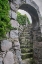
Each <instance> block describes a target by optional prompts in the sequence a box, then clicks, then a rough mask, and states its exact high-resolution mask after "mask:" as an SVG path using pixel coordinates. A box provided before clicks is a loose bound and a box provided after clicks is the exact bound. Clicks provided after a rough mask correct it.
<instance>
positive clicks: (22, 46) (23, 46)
mask: <svg viewBox="0 0 42 64" xmlns="http://www.w3.org/2000/svg"><path fill="white" fill-rule="evenodd" d="M29 47H30V45H20V48H29Z"/></svg>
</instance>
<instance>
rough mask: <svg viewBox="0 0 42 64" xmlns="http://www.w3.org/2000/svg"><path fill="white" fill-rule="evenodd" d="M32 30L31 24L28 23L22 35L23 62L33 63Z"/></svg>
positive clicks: (26, 63) (25, 63)
mask: <svg viewBox="0 0 42 64" xmlns="http://www.w3.org/2000/svg"><path fill="white" fill-rule="evenodd" d="M30 30H31V25H28V26H27V27H25V28H24V30H23V32H22V34H21V35H20V44H21V46H20V47H21V53H22V54H21V56H22V59H23V64H33V63H32V60H33V43H32V42H31V36H30Z"/></svg>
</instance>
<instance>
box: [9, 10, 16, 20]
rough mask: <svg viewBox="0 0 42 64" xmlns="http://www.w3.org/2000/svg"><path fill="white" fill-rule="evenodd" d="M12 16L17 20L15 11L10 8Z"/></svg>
mask: <svg viewBox="0 0 42 64" xmlns="http://www.w3.org/2000/svg"><path fill="white" fill-rule="evenodd" d="M10 17H11V18H13V19H15V20H16V17H17V15H16V13H15V12H14V11H12V10H10Z"/></svg>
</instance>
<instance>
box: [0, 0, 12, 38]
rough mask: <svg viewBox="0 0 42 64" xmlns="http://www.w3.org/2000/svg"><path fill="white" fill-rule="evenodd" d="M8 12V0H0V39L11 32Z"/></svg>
mask: <svg viewBox="0 0 42 64" xmlns="http://www.w3.org/2000/svg"><path fill="white" fill-rule="evenodd" d="M9 10H10V6H9V2H8V0H0V39H2V38H4V37H6V33H7V32H9V31H10V30H11V24H10V17H9Z"/></svg>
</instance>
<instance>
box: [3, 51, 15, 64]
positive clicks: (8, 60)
mask: <svg viewBox="0 0 42 64" xmlns="http://www.w3.org/2000/svg"><path fill="white" fill-rule="evenodd" d="M4 64H14V56H13V53H12V52H11V51H9V52H7V54H6V57H5V58H4Z"/></svg>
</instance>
